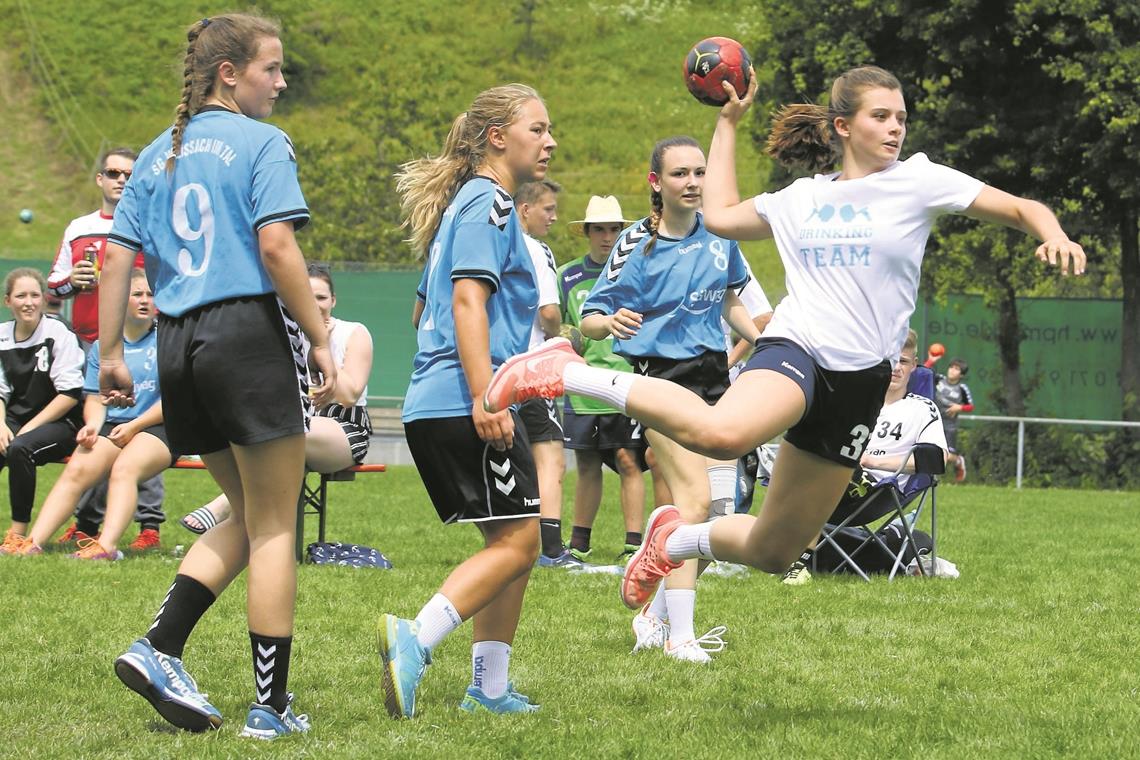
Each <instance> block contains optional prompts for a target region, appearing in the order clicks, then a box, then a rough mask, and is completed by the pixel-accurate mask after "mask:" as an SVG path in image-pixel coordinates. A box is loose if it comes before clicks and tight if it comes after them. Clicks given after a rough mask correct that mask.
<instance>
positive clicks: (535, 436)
mask: <svg viewBox="0 0 1140 760" xmlns="http://www.w3.org/2000/svg"><path fill="white" fill-rule="evenodd" d="M519 417H521V418H522V423H523V426H524V427H526V437H527V438H529V439H530V442H531V443H532V444H535V443H546V442H547V441H558V442H559V443H561V442H562V437H563V432H562V420H560V419H558V405H557V404H556V403H555V401H554V399H550V398H532V399H528V400H526V401H524V402H523V403H522V404H520V405H519Z"/></svg>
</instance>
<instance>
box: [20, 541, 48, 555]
mask: <svg viewBox="0 0 1140 760" xmlns="http://www.w3.org/2000/svg"><path fill="white" fill-rule="evenodd" d="M43 553H44V550H43V548H42V547H41V546H40V545H39V544H37V543H36V542H35V541H33V540H32V539H30V538H25V539H24V540H23V541H21V542H20V545H19V546H17V547H16V549H15V551H13V552H12V554H14V555H16V556H17V557H34V556H36V555H37V554H43Z"/></svg>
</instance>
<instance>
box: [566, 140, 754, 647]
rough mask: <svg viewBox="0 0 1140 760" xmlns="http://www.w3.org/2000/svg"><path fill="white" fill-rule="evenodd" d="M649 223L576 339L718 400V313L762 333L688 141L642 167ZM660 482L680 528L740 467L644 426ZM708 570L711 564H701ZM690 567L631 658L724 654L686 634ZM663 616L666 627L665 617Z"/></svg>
mask: <svg viewBox="0 0 1140 760" xmlns="http://www.w3.org/2000/svg"><path fill="white" fill-rule="evenodd" d="M648 180H649V187H650V190H651V193H650V201H651V203H652V211H651V212H650V215H649V216H648V217H647V218H646V219H643V220H641V221H640V222H638V223H636V224H634V225H633V226H632V227H630V228H629V229H627V230H626V231H625V232H623V233H622V235H621V236H620V237H619V238H618V240H617V243H615V244H614V248H613V250H612V251H611V252H610V258H609V261H608V262H607V264H606V268H605V271H604V273H603V274H602V276H601V277H600V278H598V281H597V284H595V285H594V289H593V290H592V291H591V292H590V295H589V296H588V297H587V298H586V303H585V304H584V305H583V306H582V326H581V329H582V333H583V334H584V335H586V336H587V337H589V338H593V339H595V340H602V339H604V338H606V337H608V336H611V335H612V336H613V338H614V343H613V346H614V353H616V354H619V355H620V356H622V357H624V358H625V359H626V360H628V361H629V363H630V364H632V365H633V370H634V372H635V373H637V374H639V375H645V376H647V377H658V378H664V379H666V380H672V381H673V382H675V383H678V384H679V385H681V386H682V387H685V388H688V389H689V390H691V391H692V392H693V393H695V394H697V395H698V396H700V398H701V399H702V400H703V401H704V402H705V403H706V404H715V403H716V402H717V400H718V399H720V397H721V396H723V395H724V392H725V391H726V390H728V363H727V355H726V353H725V342H724V332H723V331H722V329H721V317H722V316H723V317H724V319H726V320H727V321H728V322H729V324H730V325H732V327H733V328H734V329H735V330H736V331H737V332H738V333H739V334H740V335H741V336H742V337H744V338H746V339H747V340H748V341H749V343H751V342H753V341H755V340H756V338H757V337H758V336H759V334H760V333H759V330H757V328H756V325H755V324H753V322H752V319H751V318H750V317H749V315H748V311H747V309H746V308H745V306H744V304H743V303H742V302H741V300H740V298H739V296H738V295H737V294H738V292H739V291H740V290H741V289H742V288H743V287H744V286H745V284H747V282H748V279H749V275H748V268H747V265H746V264H745V262H744V257H743V256H742V255H741V253H740V246H738V245H737V244H736V242H735V241H732V240H725V239H724V238H721V237H718V236H716V235H714V234H712V233H711V232H709V231H708V230H707V229H706V228H705V225H704V220H703V218H702V215H701V212H700V208H701V197H702V191H703V189H704V185H705V155H704V153H703V152H702V151H701V149H700V146H699V145H698V144H697V141H696V140H694V139H693V138H691V137H671V138H668V139H665V140H661V141H660V142H658V143H657V144H656V145H655V146H654V147H653V153H652V155H651V156H650V159H649V176H648ZM645 436H646V438H647V439H648V441H649V445H650V447H651V448H652V450H653V452H654V454H656V456H657V461H658V463H659V464H660V466H661V469H662V474H663V475H664V478H665V483H666V485H668V486H669V491H670V493H671V494H672V496H673V499H674V503H675V504H676V505H677V508H678V509H679V510H681V514H682V516H683V517H684V519H685V521H686V522H689V523H703V522H705V521H706V520H707V519H709V517H710V513H712V514H713V515H723V514H724V513H725V511H726V510H727V511H731V507H732V503H733V497H734V496H735V489H736V463H735V462H723V461H718V460H715V459H710V458H706V457H705V456H704V455H702V454H697V453H695V452H692V451H689V450H688V449H685V448H684V447H682V446H681V445H680V444H678V443H675V442H674V441H672V440H670V439H669V438H667V437H666V436H664V435H662V434H661V433H659V432H657V431H656V430H652V429H646V431H645ZM702 564H703V565H707V564H708V563H702ZM698 569H703V567H702V568H698V564H697V561H696V560H691V561H689V562H686V563H685V565H684V566H683V567H681V568H678V569H677V570H675V571H674V572H673V573H672V574H671V575H670V576H669V577H668V578H667V579H666V581H665V589H664V591H659V592H658V593H657V596H656V597H655V598H654V599H653V601H652V603H650V604H647V605H645V606H644V608H643V609H641V610H640V611H639V612H638V613H637V615H635V616H634V619H633V632H634V635H635V637H636V639H637V640H636V643H635V644H634V648H633V651H634V652H636V651H638V650H641V649H648V648H657V647H661V648H663V649H664V651H665V654H666V656H668V657H672V658H674V659H678V660H684V661H688V662H697V663H707V662H709V661H710V660H711V657H710V656H709V652H710V651H720V649H722V648H723V647H724V640H723V639H722V638H721V635H722V634H723V633H724V630H725V629H724V627H723V626H717V627H716V628H713V629H712V630H711V631H709V632H708V633H707V634H705V635H704V636H701V637H697V636H696V634H695V632H694V630H693V614H694V607H695V604H696V583H697V575H698ZM666 620H668V625H666V623H665V621H666Z"/></svg>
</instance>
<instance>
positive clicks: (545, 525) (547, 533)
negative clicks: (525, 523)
mask: <svg viewBox="0 0 1140 760" xmlns="http://www.w3.org/2000/svg"><path fill="white" fill-rule="evenodd" d="M538 531H539V533H540V534H541V536H542V553H543V554H545V555H546V556H547V557H557V556H558V555H559V554H561V553H562V548H563V545H562V521H561V520H552V519H550V518H546V517H542V518H540V519H539V521H538Z"/></svg>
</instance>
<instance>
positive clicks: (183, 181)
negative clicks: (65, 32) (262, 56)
mask: <svg viewBox="0 0 1140 760" xmlns="http://www.w3.org/2000/svg"><path fill="white" fill-rule="evenodd" d="M170 155H171V150H170V130H167V131H166V132H163V133H162V134H161V135H159V137H158V138H157V139H156V140H155V141H154V142H152V143H151V144H150V145H148V146H147V147H146V149H145V150H143V152H142V153H141V154H140V155H139V158H138V160H137V161H136V162H135V171H134V174H132V175H131V179H130V181H128V182H127V186H126V188H125V189H124V190H123V197H122V200H120V201H119V205H118V207H117V208H116V209H115V220H114V222H113V224H112V226H111V233H110V235H109V236H108V240H110V241H111V242H113V243H118V244H119V245H121V246H124V247H126V248H129V249H130V250H132V251H138V250H142V251H144V253H145V255H146V273H147V277H148V279H149V280H150V283H151V286H152V287H153V288H154V302H155V305H156V306H157V307H158V310H159V311H160V312H162V313H163V314H166V315H167V316H171V317H178V316H181V315H183V314H185V313H186V312H188V311H190V310H192V309H196V308H198V307H199V306H203V305H205V304H208V303H215V302H217V301H224V300H227V299H231V298H240V297H243V296H256V295H262V294H265V293H271V292H273V289H274V288H273V283H272V282H270V280H269V275H268V274H267V273H266V271H265V267H264V266H263V265H262V263H261V252H260V247H259V246H258V241H257V233H258V230H260V229H261V228H262V227H264V226H265V225H267V224H272V223H273V222H283V221H291V222H293V225H294V226H295V227H296V228H298V229H299V228H301V227H302V226H304V225H305V223H307V222H308V221H309V209H308V207H307V206H306V205H305V198H304V196H303V195H302V194H301V187H300V185H299V184H298V183H297V160H296V157H295V156H294V154H293V144H292V143H291V142H289V138H288V137H287V136H286V135H285V133H284V132H282V131H281V130H280V129H278V128H277V127H274V126H272V125H270V124H264V123H262V122H259V121H256V120H254V119H250V118H248V117H246V116H241V115H239V114H235V113H233V112H231V111H227V110H225V109H222V108H217V107H208V108H207V109H205V110H203V111H201V112H199V113H197V114H195V115H194V116H193V117H192V118H191V119H190V123H189V124H187V125H186V131H185V133H184V134H183V139H182V150H181V152H180V154H179V158H178V160H177V161H176V162H175V163H174V171H173V172H172V173H171V174H167V172H166V159H167V157H168V156H170Z"/></svg>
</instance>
